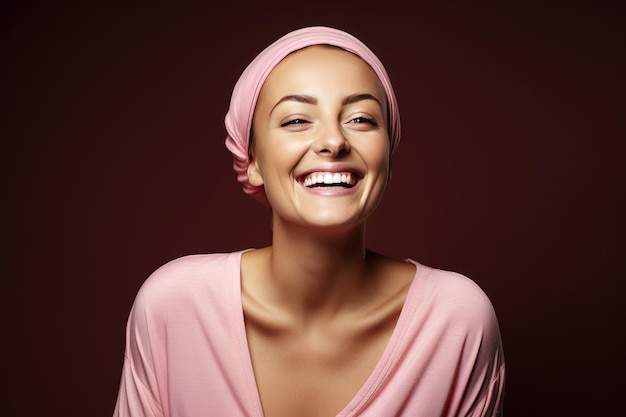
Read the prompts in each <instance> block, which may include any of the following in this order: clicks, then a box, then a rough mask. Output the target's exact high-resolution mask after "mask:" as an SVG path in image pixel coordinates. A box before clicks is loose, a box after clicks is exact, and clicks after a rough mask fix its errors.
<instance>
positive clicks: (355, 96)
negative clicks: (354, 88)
mask: <svg viewBox="0 0 626 417" xmlns="http://www.w3.org/2000/svg"><path fill="white" fill-rule="evenodd" d="M362 100H374V101H375V102H376V103H378V105H379V106H380V108H381V109H382V108H383V104H382V103H381V102H380V100H379V99H377V98H376V97H374V96H373V95H371V94H369V93H362V94H351V95H349V96H347V97H346V98H344V99H343V101H342V102H341V104H342V105H344V106H345V105H347V104H352V103H356V102H358V101H362Z"/></svg>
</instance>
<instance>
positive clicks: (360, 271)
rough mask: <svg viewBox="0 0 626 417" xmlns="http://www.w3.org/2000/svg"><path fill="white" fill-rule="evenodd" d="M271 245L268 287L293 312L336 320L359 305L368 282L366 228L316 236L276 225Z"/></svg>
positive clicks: (268, 262) (268, 259) (321, 233)
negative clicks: (346, 309) (335, 315)
mask: <svg viewBox="0 0 626 417" xmlns="http://www.w3.org/2000/svg"><path fill="white" fill-rule="evenodd" d="M272 240H273V244H272V246H271V247H270V248H268V257H267V264H266V265H267V268H266V269H265V271H266V273H267V274H268V275H267V276H266V279H267V281H266V282H267V284H268V285H269V286H270V288H271V289H272V290H273V292H275V295H276V296H277V297H278V298H277V300H278V301H280V302H281V304H283V305H284V306H285V307H286V308H288V309H290V310H291V311H292V312H293V313H296V314H300V315H302V317H315V315H317V316H318V317H323V316H331V315H333V314H335V313H337V312H338V311H339V310H341V309H343V308H346V307H349V306H350V305H351V304H353V303H354V302H355V301H358V299H359V294H360V292H359V290H362V289H363V287H364V283H365V281H366V280H367V277H368V273H367V272H368V270H367V263H366V250H365V225H362V226H360V227H358V228H355V229H350V230H345V231H333V232H330V231H322V232H319V231H316V232H315V233H313V232H311V230H307V229H306V228H304V227H301V226H294V225H289V224H285V223H282V222H277V221H275V222H274V225H273V239H272Z"/></svg>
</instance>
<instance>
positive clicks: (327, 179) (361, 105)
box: [248, 46, 390, 228]
mask: <svg viewBox="0 0 626 417" xmlns="http://www.w3.org/2000/svg"><path fill="white" fill-rule="evenodd" d="M386 109H387V101H386V96H385V91H384V89H383V87H382V85H381V83H380V81H379V79H378V77H377V76H376V73H375V72H374V71H373V70H372V69H371V68H370V66H369V65H368V64H367V63H365V62H364V61H363V60H361V59H360V58H359V57H357V56H356V55H354V54H352V53H350V52H347V51H344V50H342V49H338V48H333V47H328V46H312V47H308V48H305V49H302V50H300V51H297V52H294V53H293V54H291V55H289V56H287V57H286V58H285V59H284V60H283V61H282V62H281V63H280V64H279V65H278V66H276V67H275V68H274V70H273V71H272V72H271V74H270V75H269V77H268V78H267V80H266V81H265V84H264V85H263V88H262V89H261V92H260V95H259V99H258V102H257V106H256V109H255V113H254V119H253V127H252V131H253V136H254V141H253V142H254V148H253V150H252V163H251V164H250V168H249V170H248V175H249V178H250V183H251V184H253V185H264V187H265V192H266V194H267V197H268V200H269V202H270V205H271V206H272V209H273V211H274V217H275V221H276V217H279V218H280V219H283V220H285V221H287V222H293V223H298V224H301V225H306V226H310V227H317V228H320V227H322V228H350V227H354V226H356V225H359V224H361V223H363V222H364V220H365V219H366V218H367V217H368V216H369V215H370V214H371V213H372V211H373V210H374V209H375V208H376V206H377V205H378V203H379V202H380V199H381V197H382V195H383V192H384V189H385V186H386V184H387V180H388V177H389V152H390V144H389V135H388V128H387V125H388V121H387V111H386Z"/></svg>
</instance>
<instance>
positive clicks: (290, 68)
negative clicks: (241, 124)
mask: <svg viewBox="0 0 626 417" xmlns="http://www.w3.org/2000/svg"><path fill="white" fill-rule="evenodd" d="M342 87H345V88H346V89H350V88H353V89H358V90H360V91H351V92H350V94H353V93H363V92H369V93H373V94H375V95H378V96H379V98H380V100H381V101H382V100H385V101H386V95H385V91H384V88H383V86H382V83H381V82H380V79H379V78H378V76H377V75H376V73H375V72H374V70H373V69H372V68H371V67H370V66H369V64H368V63H366V62H365V61H364V60H362V59H361V58H360V57H359V56H357V55H355V54H353V53H352V52H349V51H346V50H344V49H341V48H337V47H333V46H329V45H315V46H309V47H307V48H304V49H300V50H298V51H295V52H293V53H292V54H290V55H288V56H287V57H285V59H283V60H282V61H281V62H280V63H279V64H278V65H277V66H276V67H275V68H274V69H273V70H272V72H271V73H270V74H269V76H268V77H267V79H266V80H265V83H264V85H263V87H262V88H261V97H263V96H267V95H273V94H274V93H275V94H282V93H286V92H289V93H292V94H295V93H305V92H306V91H290V90H293V89H297V90H302V89H304V90H309V91H314V90H316V89H317V90H319V89H324V88H326V89H329V88H335V89H336V88H342ZM261 97H259V98H261Z"/></svg>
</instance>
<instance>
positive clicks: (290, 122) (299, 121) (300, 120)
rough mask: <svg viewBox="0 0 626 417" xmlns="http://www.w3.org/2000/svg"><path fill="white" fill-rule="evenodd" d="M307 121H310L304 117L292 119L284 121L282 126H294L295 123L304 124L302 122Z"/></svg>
mask: <svg viewBox="0 0 626 417" xmlns="http://www.w3.org/2000/svg"><path fill="white" fill-rule="evenodd" d="M305 123H308V122H307V121H306V120H304V119H291V120H288V121H286V122H284V123H283V124H281V126H282V127H285V126H294V125H302V124H305Z"/></svg>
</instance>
